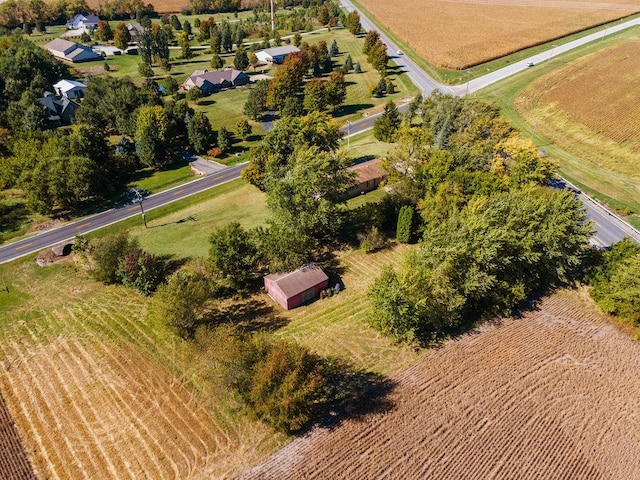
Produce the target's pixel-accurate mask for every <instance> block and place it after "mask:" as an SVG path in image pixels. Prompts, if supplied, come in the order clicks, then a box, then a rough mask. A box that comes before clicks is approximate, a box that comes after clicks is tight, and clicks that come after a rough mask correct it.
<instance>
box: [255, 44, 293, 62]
mask: <svg viewBox="0 0 640 480" xmlns="http://www.w3.org/2000/svg"><path fill="white" fill-rule="evenodd" d="M299 51H300V49H299V48H298V47H296V46H294V45H283V46H282V47H273V48H265V49H264V50H258V51H257V52H256V57H257V58H258V60H260V61H261V62H263V63H282V62H284V59H285V58H287V55H290V54H292V53H295V52H299Z"/></svg>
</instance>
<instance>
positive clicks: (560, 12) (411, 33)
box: [359, 0, 640, 69]
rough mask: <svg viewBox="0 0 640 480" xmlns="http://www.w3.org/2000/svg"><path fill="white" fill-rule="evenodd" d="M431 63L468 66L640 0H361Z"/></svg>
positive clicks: (633, 7)
mask: <svg viewBox="0 0 640 480" xmlns="http://www.w3.org/2000/svg"><path fill="white" fill-rule="evenodd" d="M359 3H360V4H362V5H363V6H364V7H365V8H366V9H367V10H369V11H370V12H372V13H373V14H374V15H375V16H376V17H377V18H378V19H379V20H380V21H381V22H382V23H383V24H384V25H386V26H387V27H389V28H390V29H391V30H392V31H393V33H395V35H397V36H398V37H399V38H400V39H402V40H404V41H406V42H407V43H408V44H409V45H410V46H411V47H412V48H413V49H414V50H415V51H416V52H418V53H419V54H420V55H421V56H422V57H424V58H426V59H427V60H429V61H430V62H432V63H434V64H436V65H438V66H441V67H446V68H454V69H464V68H468V67H470V66H474V65H478V64H481V63H484V62H487V61H489V60H493V59H496V58H500V57H503V56H505V55H508V54H510V53H513V52H515V51H518V50H522V49H524V48H527V47H531V46H534V45H538V44H540V43H544V42H548V41H551V40H553V39H556V38H561V37H564V36H566V35H569V34H571V33H575V32H579V31H581V30H584V29H586V28H589V27H592V26H595V25H599V24H602V23H605V22H609V21H612V20H615V19H618V18H622V17H624V16H627V15H631V14H633V13H636V12H638V11H640V4H638V2H637V0H623V1H618V0H615V1H612V0H611V1H597V0H589V1H559V0H547V1H540V0H538V1H532V0H424V1H421V2H416V1H413V0H399V1H395V2H389V1H388V0H359Z"/></svg>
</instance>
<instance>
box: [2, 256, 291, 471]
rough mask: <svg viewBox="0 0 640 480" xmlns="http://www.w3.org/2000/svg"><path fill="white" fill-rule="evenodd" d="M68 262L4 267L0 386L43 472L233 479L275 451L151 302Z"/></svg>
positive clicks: (270, 439) (267, 437) (268, 436)
mask: <svg viewBox="0 0 640 480" xmlns="http://www.w3.org/2000/svg"><path fill="white" fill-rule="evenodd" d="M70 267H71V266H70V265H69V264H63V265H56V266H53V267H48V268H47V269H39V267H37V266H35V264H33V263H32V262H29V263H26V262H25V263H20V264H17V265H12V266H3V268H2V271H0V276H5V281H6V280H7V279H9V281H8V282H7V283H8V284H9V285H10V286H9V289H10V293H6V292H3V298H2V300H1V302H2V303H0V308H2V310H3V313H2V321H1V322H0V365H1V368H2V371H3V375H2V376H1V378H0V392H1V393H2V395H3V396H4V398H5V400H6V402H7V405H8V407H9V410H10V412H11V413H12V415H13V418H14V420H15V422H16V427H17V429H18V431H19V432H20V434H21V436H22V438H23V439H24V442H25V447H26V448H25V449H26V450H27V452H28V454H29V456H30V460H31V461H32V463H33V465H34V468H35V470H36V473H37V474H38V476H39V477H41V478H52V479H55V478H59V479H66V478H74V479H81V478H114V479H115V478H118V479H120V478H224V477H227V476H229V475H230V472H233V471H235V470H237V468H238V467H239V466H241V465H243V464H244V463H243V462H245V461H246V459H248V458H254V459H255V460H256V461H257V460H258V459H259V458H261V457H262V456H263V455H264V452H265V451H270V450H272V449H273V447H274V445H276V444H277V442H278V437H277V436H275V435H273V434H272V433H271V432H270V431H269V430H268V429H266V428H265V427H263V426H262V425H261V424H259V423H256V422H253V421H249V420H247V419H245V418H242V417H238V416H237V415H235V416H233V415H232V416H230V411H229V410H228V409H229V404H228V400H227V401H225V400H224V399H222V398H220V397H217V398H216V399H215V400H216V401H215V402H214V400H213V398H212V395H211V392H210V391H208V390H207V388H208V386H207V385H208V384H207V381H206V380H205V379H203V377H202V376H201V375H198V372H197V371H196V370H197V367H196V366H195V365H194V363H193V362H192V361H190V356H189V351H188V348H187V347H186V346H185V344H184V343H183V342H180V341H178V340H177V339H176V338H175V337H174V336H173V335H172V334H170V333H169V332H168V331H167V330H166V329H165V327H164V326H163V325H162V322H158V321H157V320H155V319H154V318H153V316H152V315H150V314H149V310H148V309H149V300H148V299H147V298H145V297H142V296H140V295H138V294H137V293H136V292H134V291H132V290H126V289H124V288H122V287H105V286H103V285H101V284H98V283H96V282H92V281H90V280H88V279H86V278H83V275H78V274H77V273H76V272H74V270H73V269H72V268H70ZM3 283H4V282H3Z"/></svg>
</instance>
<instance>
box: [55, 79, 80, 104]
mask: <svg viewBox="0 0 640 480" xmlns="http://www.w3.org/2000/svg"><path fill="white" fill-rule="evenodd" d="M53 88H54V89H55V91H56V94H57V95H59V96H60V97H67V98H68V99H69V100H73V99H74V98H83V97H84V90H85V88H87V86H86V85H85V84H84V83H82V82H77V81H75V80H60V81H59V82H58V83H56V84H54V85H53Z"/></svg>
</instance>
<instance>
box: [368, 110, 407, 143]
mask: <svg viewBox="0 0 640 480" xmlns="http://www.w3.org/2000/svg"><path fill="white" fill-rule="evenodd" d="M401 123H402V122H401V119H400V114H399V113H398V109H397V107H396V104H395V103H393V102H392V101H389V102H387V104H386V105H385V106H384V112H383V113H382V115H381V116H380V118H378V119H377V120H376V121H375V122H374V123H373V136H374V137H376V139H378V140H380V141H381V142H387V143H391V142H395V140H396V136H397V133H398V129H399V128H400V124H401Z"/></svg>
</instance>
